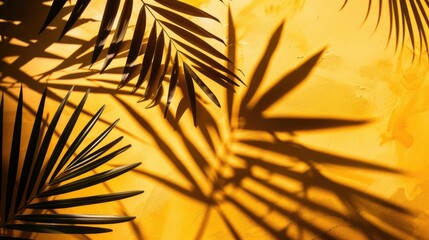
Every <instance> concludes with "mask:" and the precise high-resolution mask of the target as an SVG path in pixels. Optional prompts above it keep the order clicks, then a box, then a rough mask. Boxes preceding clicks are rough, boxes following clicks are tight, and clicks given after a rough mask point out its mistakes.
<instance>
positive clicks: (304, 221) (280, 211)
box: [135, 23, 420, 239]
mask: <svg viewBox="0 0 429 240" xmlns="http://www.w3.org/2000/svg"><path fill="white" fill-rule="evenodd" d="M230 28H233V24H231V23H230ZM282 28H283V25H280V26H279V28H277V30H276V31H275V33H274V34H273V35H272V37H271V39H270V40H269V43H268V45H267V49H266V51H264V53H265V55H264V56H263V57H262V58H261V61H260V62H259V64H258V65H257V66H258V67H257V68H256V69H255V73H254V74H253V75H252V77H251V81H250V83H249V88H248V89H247V92H246V93H245V94H244V97H242V98H240V97H237V96H235V97H232V96H230V97H228V98H227V99H226V102H227V108H228V109H230V110H229V111H228V118H229V119H228V121H223V120H222V119H219V118H217V117H216V116H214V115H213V113H211V112H209V111H201V112H200V113H199V114H200V116H201V118H200V119H203V121H202V122H203V124H201V125H199V127H198V128H197V129H193V130H188V129H186V130H185V129H183V128H181V126H175V131H176V133H178V135H179V139H180V140H181V141H182V143H183V145H184V147H183V148H180V147H178V148H174V149H173V148H169V147H167V152H169V153H170V155H175V154H174V152H175V151H177V152H179V151H180V152H187V153H188V154H189V156H191V157H190V158H183V157H174V158H173V159H168V160H167V161H169V162H171V163H173V165H175V166H176V168H177V166H180V169H179V174H180V175H181V176H180V177H181V178H182V179H184V180H186V186H190V187H184V186H185V185H182V184H179V183H178V182H176V181H175V180H174V179H175V178H174V177H172V176H163V175H162V174H157V173H153V172H150V171H146V170H145V171H143V170H135V171H136V172H137V173H139V174H140V175H142V176H143V177H145V178H148V179H151V180H152V181H154V182H157V183H158V184H160V185H163V186H165V187H166V188H167V189H171V190H172V191H174V192H176V193H179V194H181V195H183V196H186V197H188V198H190V199H193V200H195V201H198V202H199V203H200V204H201V205H202V206H205V207H207V208H206V209H205V210H204V212H205V213H204V214H202V216H201V224H200V226H199V228H198V229H196V230H195V238H202V237H203V236H204V232H205V231H206V229H207V228H209V226H208V225H209V224H210V216H212V215H213V214H217V215H218V216H219V217H220V218H221V219H222V221H223V224H224V227H225V229H227V230H228V231H229V234H230V235H229V236H230V238H233V239H242V238H245V231H246V230H245V228H246V227H243V225H242V222H243V219H242V218H245V219H246V221H247V220H249V221H251V222H252V223H253V224H255V225H256V226H258V227H259V228H260V229H262V230H263V231H264V232H265V233H266V234H268V235H267V236H269V237H272V238H277V239H311V238H314V239H319V238H320V239H342V237H340V235H338V233H337V232H336V228H351V229H353V232H354V233H355V234H357V235H358V236H362V237H364V238H368V239H402V238H403V237H404V236H412V237H417V238H418V237H420V236H418V235H417V234H416V233H413V231H412V229H409V228H408V227H409V225H408V224H404V223H406V222H408V221H410V220H411V219H412V218H413V217H415V216H416V213H414V212H412V211H411V210H409V209H408V208H406V207H404V206H400V205H397V204H396V203H394V202H391V201H390V200H388V199H385V198H383V197H381V196H378V194H374V193H372V192H370V191H367V190H365V189H363V188H360V187H356V186H352V185H349V184H347V183H345V182H342V181H341V180H338V178H336V175H338V172H335V171H329V169H330V168H331V167H333V168H334V169H335V168H338V169H344V170H347V171H349V172H357V173H360V174H362V173H365V174H371V173H372V174H374V173H376V174H390V175H395V176H402V175H406V173H404V172H402V171H400V170H398V169H394V168H390V167H387V166H383V165H379V164H375V163H372V161H369V160H363V159H358V158H352V157H348V156H342V155H339V154H336V153H334V152H330V151H326V150H318V149H314V148H311V147H308V146H306V145H305V144H302V143H299V142H298V141H297V140H295V138H294V133H295V132H300V133H301V132H303V131H308V132H311V131H316V130H324V129H332V128H340V127H357V126H360V125H364V124H367V123H368V122H370V121H369V120H368V119H342V118H338V117H334V118H321V117H307V118H302V117H294V116H291V117H290V116H281V117H265V116H264V111H265V110H267V109H268V108H270V107H271V106H272V105H274V104H275V103H277V102H278V101H280V99H282V98H284V97H285V96H288V94H290V93H291V92H292V89H294V88H296V87H297V86H299V85H301V84H303V83H304V80H306V79H308V78H309V75H310V73H311V72H312V71H313V70H314V69H315V68H316V67H317V62H318V60H319V59H320V57H321V56H322V54H323V50H321V51H319V52H317V53H316V54H314V55H312V56H310V57H309V59H308V60H306V61H305V62H303V63H302V64H300V65H299V66H298V67H297V68H295V69H294V70H292V71H291V72H289V73H288V74H286V75H285V76H283V77H281V78H280V79H279V80H278V81H277V83H276V84H275V85H274V87H272V88H270V89H268V90H267V91H266V92H264V94H262V95H261V96H262V97H260V98H259V99H256V97H255V96H256V95H255V93H256V92H257V90H259V86H260V84H261V83H262V82H263V81H264V80H265V78H264V76H265V74H266V71H267V68H268V65H269V63H270V60H271V59H272V58H273V54H274V52H275V50H276V49H277V46H278V44H279V39H280V35H281V31H282ZM229 32H230V33H233V32H234V30H233V29H230V31H229ZM230 39H231V36H230ZM229 56H233V53H230V55H229ZM307 84H308V83H307ZM253 98H255V100H253ZM234 104H235V105H234ZM233 105H234V106H238V107H237V108H234V107H233ZM234 109H235V110H234ZM168 115H169V117H167V119H170V118H172V114H171V112H169V113H168ZM243 122H244V124H243ZM207 123H210V124H207ZM220 129H227V131H226V133H225V131H220ZM284 132H286V133H289V135H290V136H291V137H290V138H289V139H287V140H285V139H282V138H278V133H284ZM252 133H254V134H252ZM240 134H241V135H240ZM266 135H268V136H270V138H269V139H268V140H266V139H264V138H261V136H266ZM197 136H200V137H197ZM239 136H245V137H239ZM196 138H198V139H200V140H196ZM205 144H207V146H208V148H207V147H203V146H206V145H205ZM164 147H165V146H160V150H161V151H164V150H165V148H164ZM203 149H204V150H203ZM213 159H215V161H214V162H213ZM180 161H182V162H183V164H180V163H179V162H180ZM185 163H186V164H185ZM191 163H192V165H193V166H192V167H188V166H189V164H191ZM225 169H226V170H227V171H226V172H225ZM184 173H186V174H184ZM200 176H204V177H200ZM197 178H198V184H196V180H195V179H197ZM180 182H181V181H180ZM200 182H201V184H200ZM292 183H294V184H295V186H294V187H291V184H292ZM203 185H210V186H211V187H210V188H209V190H207V189H206V188H203V187H202V186H203ZM232 189H233V190H232ZM319 191H320V192H324V193H325V194H327V195H328V196H329V198H330V199H331V198H332V200H331V201H334V202H335V203H336V204H332V203H331V204H325V203H323V201H321V199H320V198H319V196H318V195H317V194H316V193H317V192H319ZM273 196H275V197H273ZM284 202H288V203H291V204H289V205H288V204H284ZM226 206H228V209H231V206H232V207H233V208H234V212H239V213H240V214H239V215H237V214H232V213H230V210H226ZM254 206H259V207H254ZM292 206H295V207H292ZM261 209H265V210H261ZM270 214H277V215H280V216H281V217H282V219H284V220H283V221H281V222H282V227H279V223H278V222H277V223H276V224H274V223H273V220H270V216H271V215H270ZM309 215H311V216H312V217H309ZM238 216H241V217H238ZM313 218H316V219H317V218H320V219H325V218H326V219H329V220H326V221H328V222H329V223H330V224H328V226H326V225H325V226H321V225H320V224H318V223H316V221H313V220H312V219H313ZM217 227H219V226H217ZM392 229H395V230H392ZM339 231H341V230H339ZM343 237H344V236H343Z"/></svg>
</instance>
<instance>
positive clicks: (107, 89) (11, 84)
mask: <svg viewBox="0 0 429 240" xmlns="http://www.w3.org/2000/svg"><path fill="white" fill-rule="evenodd" d="M189 2H191V3H193V4H195V5H196V6H198V7H200V8H201V9H203V10H206V11H208V12H210V13H212V14H213V15H216V16H219V18H220V20H221V22H222V24H218V23H216V22H212V21H206V20H204V21H203V20H196V22H197V23H199V24H202V25H203V26H204V27H205V28H207V29H211V30H213V31H214V32H215V33H217V34H219V35H222V36H224V39H226V40H230V39H228V36H227V29H228V26H229V24H232V23H229V22H228V14H227V13H228V6H229V7H230V9H231V13H232V17H233V21H234V27H235V30H236V43H235V44H234V45H233V46H230V47H229V50H230V51H231V50H235V65H236V67H237V68H238V69H240V70H242V71H243V72H244V74H245V77H244V79H243V80H244V82H246V83H249V81H250V79H251V77H252V76H253V73H254V71H255V69H256V68H257V66H258V62H259V61H260V59H261V58H262V56H263V55H264V53H265V49H266V46H267V44H268V42H269V40H270V37H271V36H272V34H273V33H274V31H275V30H276V29H277V27H278V26H279V25H280V24H281V23H282V22H284V27H283V31H282V35H281V38H280V40H279V44H278V47H277V49H276V51H275V52H274V54H273V56H272V57H271V61H270V64H269V66H268V68H267V71H266V74H265V76H264V78H263V81H262V83H261V85H260V87H259V89H258V91H257V92H256V95H255V97H254V98H253V99H252V100H251V101H250V103H249V104H250V105H252V104H253V105H254V104H256V103H257V101H258V99H260V98H261V97H262V96H263V94H264V93H265V92H266V91H267V90H268V89H270V88H271V87H272V86H274V85H275V84H276V83H277V82H278V81H279V79H280V78H281V77H283V76H284V75H285V74H287V73H289V72H291V71H292V70H293V69H295V68H297V67H299V66H300V65H301V64H303V63H304V62H305V61H307V60H308V59H309V58H310V57H312V56H313V55H314V54H316V53H317V52H319V51H321V50H323V49H324V52H323V55H322V57H321V58H320V59H319V61H318V63H317V65H316V67H315V68H314V69H313V71H311V73H310V75H309V76H308V77H307V78H306V79H305V81H303V82H302V83H301V84H300V85H299V86H298V87H297V88H295V89H294V90H292V91H291V92H290V93H288V94H287V95H285V96H283V97H282V98H281V99H280V100H279V101H277V102H276V103H275V104H273V105H272V106H271V107H269V108H268V109H266V111H264V112H263V116H265V117H284V116H292V117H307V118H312V117H313V118H316V117H318V118H336V119H355V120H368V123H366V124H364V125H358V126H351V127H343V128H332V129H324V130H315V131H297V132H294V133H293V134H291V133H288V132H281V133H279V132H277V133H269V132H267V131H247V130H243V129H241V127H243V126H242V125H243V124H244V125H245V124H246V121H247V122H248V121H249V120H251V119H250V118H251V116H250V118H249V119H246V118H242V119H236V118H233V121H232V122H233V123H232V124H231V126H230V124H229V120H228V115H227V104H226V94H225V91H224V89H223V88H220V87H218V86H217V85H216V84H212V83H211V82H210V83H208V85H209V86H210V87H211V88H212V89H213V90H214V92H215V93H216V94H217V95H218V96H219V97H220V100H222V101H221V103H222V106H223V107H222V108H221V109H218V108H217V107H216V106H214V105H213V104H211V102H210V101H209V99H208V98H206V96H205V95H204V94H203V93H202V92H201V91H199V90H198V91H199V92H197V93H198V94H199V95H200V96H201V98H200V99H202V100H203V101H200V103H202V104H201V105H202V106H204V107H205V108H206V109H207V110H208V112H209V113H210V114H211V116H214V119H215V120H216V122H217V124H218V126H219V131H220V133H221V135H222V136H223V137H222V139H219V137H212V141H213V145H214V146H215V149H214V150H212V149H211V146H210V143H209V142H207V141H206V139H205V137H204V135H203V134H202V133H201V132H200V129H201V128H202V126H203V125H204V124H206V123H207V122H208V120H207V119H206V118H205V117H204V116H205V115H204V114H203V113H199V117H200V118H199V120H198V121H199V125H200V126H199V127H197V128H195V127H194V126H193V125H192V116H191V113H190V111H187V112H186V113H185V114H184V116H183V117H182V118H181V120H180V122H179V125H178V126H176V125H175V123H177V120H176V119H172V118H170V119H169V120H166V119H164V118H163V106H164V105H165V98H166V96H164V97H163V100H162V101H161V105H162V107H159V106H157V107H153V108H150V109H145V107H146V103H137V101H138V100H139V99H140V96H141V95H142V94H143V90H140V91H138V92H137V94H129V92H130V90H131V88H127V87H125V88H124V89H121V90H119V91H116V90H115V89H116V86H117V83H118V82H119V80H120V74H118V73H119V72H115V71H110V72H109V69H115V67H120V66H122V65H123V64H124V63H125V56H124V55H123V56H122V57H121V58H120V59H117V60H114V61H113V63H112V65H111V66H110V67H109V68H108V70H107V71H106V73H104V74H102V75H99V74H98V73H97V72H96V70H99V69H100V68H101V66H102V64H103V61H102V60H99V61H98V62H97V63H96V64H94V66H92V68H91V70H89V68H88V67H89V66H88V64H89V61H90V57H88V56H90V55H88V56H86V57H83V56H84V55H85V54H89V53H90V51H91V50H86V51H84V52H79V53H77V52H78V51H79V48H80V47H81V46H82V45H85V44H86V45H87V44H89V43H88V41H90V40H91V39H93V38H94V37H95V36H96V35H95V34H96V32H97V31H98V24H99V22H98V21H99V20H100V19H101V17H102V9H103V4H104V1H92V2H91V4H90V5H89V7H88V10H87V11H86V12H85V14H84V18H86V19H87V20H89V21H88V22H86V23H85V24H83V25H81V26H79V27H77V28H75V29H73V30H72V31H70V32H69V33H68V34H67V36H66V37H65V38H64V39H63V40H62V41H61V42H55V41H56V40H57V38H58V36H59V34H60V32H61V31H60V29H52V30H51V31H48V32H44V33H42V34H40V35H37V32H38V30H39V27H40V26H41V24H42V22H43V19H44V16H45V14H46V13H47V7H46V6H45V8H43V9H42V8H41V7H40V6H41V5H40V6H39V5H38V3H34V6H31V5H30V6H23V9H24V10H23V13H22V14H21V15H20V16H21V17H20V18H19V19H20V21H21V22H16V23H15V22H14V23H10V25H8V26H9V27H8V28H7V29H5V30H3V31H5V32H6V36H13V35H8V34H11V33H13V32H14V31H16V32H18V33H19V34H17V35H18V36H21V35H22V36H25V40H26V41H23V40H22V39H19V37H16V39H13V38H12V39H10V41H9V42H8V43H7V44H9V45H10V46H12V45H13V46H19V47H20V48H16V49H17V50H16V54H11V53H10V52H11V51H12V50H10V49H0V54H1V51H6V50H7V51H8V54H7V57H3V56H2V59H1V60H2V65H1V68H0V72H1V74H2V77H1V78H2V83H1V85H2V89H3V90H4V91H6V92H7V94H5V100H6V102H8V104H7V105H5V111H6V112H5V115H6V116H7V117H8V118H7V120H6V121H5V124H7V125H8V126H11V124H12V123H13V116H14V109H15V105H16V104H15V101H16V98H17V96H18V93H19V86H20V84H21V83H22V85H23V87H24V102H25V103H26V104H27V105H28V108H29V109H32V111H35V110H36V109H37V102H38V100H39V99H40V96H41V94H40V92H41V90H42V89H43V87H44V86H45V85H47V86H48V87H49V89H50V90H51V94H50V95H49V97H50V98H49V101H48V103H47V104H48V105H47V107H48V109H50V112H49V115H45V117H46V118H47V119H50V118H52V115H53V114H54V110H55V107H56V106H57V104H58V100H57V99H55V98H54V97H53V96H54V94H55V95H56V96H60V97H62V96H64V95H65V94H66V91H67V90H68V89H69V88H70V87H71V86H72V85H75V90H74V93H73V94H72V97H71V100H70V101H71V102H72V103H74V104H77V103H78V101H79V100H80V98H81V97H82V96H83V93H84V91H86V89H87V88H88V87H89V88H91V94H90V98H89V100H88V103H87V104H86V106H85V109H87V110H88V111H89V112H90V113H95V112H96V111H97V110H98V108H99V107H101V106H102V105H103V104H105V105H106V106H107V107H106V110H105V112H104V113H103V117H102V119H103V120H105V121H107V122H108V123H111V122H113V121H114V120H116V119H117V118H121V120H120V122H119V124H118V128H117V129H116V131H115V132H114V133H113V136H110V139H114V138H115V137H118V136H121V135H123V136H124V137H125V140H124V142H125V143H123V144H124V145H125V144H126V143H130V144H132V148H131V149H130V150H128V151H127V152H126V153H124V154H122V155H121V156H120V157H118V158H117V159H116V161H114V162H112V164H123V163H130V162H137V161H141V162H142V165H140V166H139V167H138V169H137V170H136V171H133V172H130V173H129V174H126V175H124V176H121V177H119V178H117V179H115V180H112V181H109V182H108V184H107V185H103V186H101V187H98V188H93V189H89V190H87V192H82V195H85V193H92V192H93V191H95V190H98V191H100V192H109V191H120V190H135V189H142V190H144V191H145V193H144V194H142V195H139V196H136V197H133V198H130V199H125V200H122V201H120V202H117V203H109V204H101V205H95V206H88V207H82V208H80V209H71V210H67V212H72V213H82V212H87V213H94V214H118V215H123V214H126V215H133V216H136V219H135V220H134V221H133V222H132V223H122V224H117V225H112V226H108V227H111V228H112V229H113V232H112V233H107V234H100V235H88V236H81V235H76V236H58V235H47V234H39V235H37V237H36V239H166V240H167V239H168V240H169V239H234V238H241V239H276V238H284V239H324V238H327V237H328V236H331V237H335V238H338V239H367V238H368V236H366V235H365V233H369V232H370V231H372V230H371V226H379V227H380V228H381V229H383V231H386V232H389V233H390V234H392V235H391V236H397V237H398V238H399V239H425V238H428V237H427V236H428V235H427V233H428V229H429V228H428V227H429V225H428V223H429V221H428V215H427V214H428V213H429V212H428V210H427V207H426V206H427V202H428V200H429V177H428V175H427V171H428V170H429V162H428V160H427V156H429V150H428V147H427V143H428V140H429V137H428V136H429V127H427V124H426V123H427V122H428V121H429V111H428V108H429V80H428V79H427V78H428V73H427V70H428V69H427V66H428V62H427V56H426V55H425V56H422V57H421V59H420V60H414V61H412V60H411V59H412V50H411V46H410V40H409V39H405V42H404V49H403V51H402V52H395V49H394V42H395V39H391V41H390V43H389V44H388V43H387V42H388V41H387V39H388V28H389V22H388V18H384V19H383V20H382V21H381V22H380V25H379V26H378V28H377V30H374V29H375V23H376V21H377V14H376V13H375V12H376V11H378V10H377V9H373V14H370V15H369V17H368V19H367V20H366V21H365V22H364V19H365V14H366V10H367V1H358V0H356V1H351V0H350V1H349V2H350V3H349V4H348V5H347V6H346V7H345V8H344V9H342V10H341V11H340V9H341V7H342V5H343V0H334V1H333V0H331V1H320V0H306V1H304V0H301V1H299V0H269V1H257V0H253V1H251V0H247V1H238V0H237V1H230V2H228V1H225V2H226V4H222V3H221V2H220V1H218V0H211V1H189ZM39 4H41V3H39ZM139 4H140V3H139V1H136V2H135V8H136V9H137V7H139V6H140V5H139ZM35 6H37V7H38V8H34V7H35ZM33 9H37V10H36V11H32V10H33ZM136 12H137V11H134V13H133V14H135V15H136ZM94 20H96V21H94ZM17 24H18V25H17ZM55 24H56V25H58V24H60V26H63V24H64V22H62V23H61V20H60V19H57V20H56V22H55ZM131 36H132V33H131V32H130V31H129V32H128V33H127V37H128V39H129V38H131ZM1 41H3V43H5V40H1ZM2 47H5V44H3V45H2ZM218 47H219V49H222V48H221V47H222V46H218ZM223 50H224V51H225V52H226V49H223ZM49 54H53V55H49ZM53 56H55V57H53ZM64 59H65V60H64ZM63 61H65V62H67V61H69V62H70V64H67V67H63V66H61V65H60V64H61V63H62V62H63ZM91 71H94V72H93V74H89V73H91ZM79 73H88V74H81V75H79ZM72 74H75V75H72ZM65 76H66V77H65ZM67 76H68V77H67ZM70 76H71V77H70ZM73 76H76V77H73ZM69 78H70V79H69ZM106 80H110V81H106ZM247 90H248V88H246V87H244V86H242V87H240V88H239V89H238V91H237V93H236V94H235V105H234V108H233V109H234V111H233V113H234V116H237V109H238V104H239V103H240V101H241V100H242V99H243V96H244V95H245V93H246V91H247ZM164 94H165V92H164ZM181 96H182V92H181V91H180V92H179V93H178V94H177V96H175V98H174V100H173V103H172V105H171V109H173V111H172V113H173V115H174V116H175V115H176V109H177V106H178V104H179V101H180V99H181ZM9 103H10V104H9ZM12 103H14V104H12ZM202 106H200V108H202ZM72 111H73V110H72V108H71V107H70V106H68V107H67V108H66V110H65V113H64V117H66V116H70V115H71V114H72ZM27 113H28V114H29V116H31V114H32V113H31V112H30V111H28V110H27ZM84 118H85V119H86V120H88V119H89V116H84ZM85 119H83V120H82V122H81V125H79V126H78V127H83V125H84V123H85ZM31 121H32V117H28V118H27V117H26V118H24V123H25V124H29V125H30V126H31ZM171 123H173V124H171ZM62 124H63V125H62V126H64V125H65V121H63V122H62ZM107 126H108V125H107V123H100V124H99V126H97V127H96V130H98V131H102V130H103V129H105V128H106V127H107ZM263 127H267V126H263ZM60 129H61V128H60ZM7 130H8V131H7V132H6V135H7V136H10V135H11V134H12V133H11V131H12V129H11V128H9V129H7ZM29 131H30V130H26V135H24V136H27V137H28V135H29ZM208 132H209V133H210V134H211V136H214V135H215V130H214V129H213V128H212V127H210V128H209V130H208ZM95 136H96V133H94V135H93V136H90V137H95ZM255 139H256V140H261V141H262V140H263V141H267V142H271V143H272V146H275V144H274V143H275V142H276V141H285V142H287V141H289V143H293V144H300V146H305V147H306V148H311V149H313V150H317V151H319V152H324V153H328V154H332V155H339V156H342V157H349V158H353V159H357V160H358V161H359V162H363V163H371V164H376V165H379V166H384V167H388V168H391V169H396V170H399V171H401V173H387V172H383V171H379V170H368V169H365V168H359V167H354V166H342V164H341V163H339V162H338V161H341V160H338V159H334V160H333V161H334V162H333V163H330V164H329V163H326V164H325V163H320V164H315V166H314V167H315V168H316V169H317V171H316V170H314V169H312V168H311V167H309V165H308V164H307V163H306V162H303V161H302V160H300V159H297V158H296V157H294V156H293V155H292V154H291V153H290V152H288V151H289V150H288V149H286V148H285V151H284V153H282V154H280V153H275V152H273V151H270V150H269V149H265V148H264V147H254V146H250V145H247V144H245V143H244V142H245V141H246V140H255ZM6 146H10V145H6ZM189 146H194V147H195V148H196V149H197V150H198V151H199V152H200V155H201V156H198V157H196V155H195V154H193V153H192V151H190V150H189V149H190V148H189ZM278 146H279V147H280V145H278ZM293 146H297V145H293ZM5 151H6V150H5ZM5 154H6V153H5ZM240 156H248V157H252V158H255V159H259V160H260V161H262V162H266V163H273V164H275V165H276V166H279V169H280V170H279V171H275V170H276V169H270V168H268V167H266V166H265V165H259V166H258V165H252V166H250V165H248V164H246V161H245V160H243V158H242V157H240ZM335 161H337V162H335ZM198 164H201V165H203V166H199V165H198ZM109 167H111V165H108V166H106V167H103V168H102V169H107V168H109ZM280 167H281V168H280ZM102 169H97V171H101V170H102ZM202 169H204V170H202ZM283 170H284V171H283ZM287 171H291V172H293V173H295V174H296V175H297V176H298V177H297V178H294V177H293V176H295V175H293V174H292V175H290V176H289V175H287V174H286V173H285V172H287ZM318 174H323V176H324V177H320V178H319V177H318V176H319V175H318ZM325 178H328V179H330V181H331V183H330V182H323V181H322V180H320V179H325ZM234 179H239V180H238V181H234ZM300 179H301V180H300ZM306 179H313V180H312V181H313V182H312V181H310V180H308V181H307V180H306ZM316 183H317V184H319V183H323V184H325V183H326V185H324V186H325V187H314V186H312V185H314V184H316ZM339 185H344V186H347V187H350V188H353V189H355V190H356V191H358V192H360V193H368V194H371V196H372V195H373V196H377V197H379V198H380V199H383V200H384V201H386V202H388V203H392V204H397V205H398V206H402V207H405V208H407V209H409V210H410V211H411V214H409V215H407V214H406V216H403V215H400V214H399V213H397V212H396V211H395V210H391V209H389V208H388V207H383V206H379V205H377V204H374V203H373V202H371V200H370V199H369V198H368V197H358V196H357V195H353V194H352V193H351V192H350V191H346V190H341V188H340V187H338V186H339ZM307 187H308V188H307ZM361 196H362V195H361ZM344 199H348V201H345V200H344ZM316 205H317V206H318V207H314V206H316ZM351 209H352V210H351ZM333 213H335V214H337V215H336V216H334V215H335V214H333ZM338 216H343V217H338ZM361 217H363V218H365V219H366V224H368V225H361V226H353V225H352V224H351V223H350V222H348V221H347V219H349V220H350V219H351V221H355V220H356V219H358V218H361ZM314 229H318V230H314ZM379 239H382V238H379ZM385 239H388V238H385Z"/></svg>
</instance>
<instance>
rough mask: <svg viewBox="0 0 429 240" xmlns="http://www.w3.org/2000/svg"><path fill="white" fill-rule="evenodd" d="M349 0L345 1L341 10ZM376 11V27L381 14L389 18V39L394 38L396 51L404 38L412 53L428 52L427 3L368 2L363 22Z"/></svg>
mask: <svg viewBox="0 0 429 240" xmlns="http://www.w3.org/2000/svg"><path fill="white" fill-rule="evenodd" d="M348 2H349V0H345V2H344V5H343V8H344V7H345V6H346V5H347V3H348ZM373 8H374V9H377V10H378V11H377V14H378V19H377V25H376V27H378V25H379V23H380V21H381V19H382V16H383V14H384V15H388V18H389V22H390V24H389V38H388V41H389V42H390V40H391V38H393V37H394V38H395V40H396V41H395V49H396V51H397V50H398V49H399V48H401V50H402V48H403V47H404V44H405V41H406V38H409V40H410V42H411V47H412V50H413V52H414V55H415V54H416V53H418V54H420V55H421V54H422V53H423V52H427V54H429V52H428V50H429V48H428V38H427V31H428V30H429V29H428V28H429V17H428V14H429V12H428V11H429V2H428V1H423V0H385V1H382V0H379V1H372V0H368V10H367V13H366V17H365V20H367V18H368V16H369V15H370V13H371V9H373Z"/></svg>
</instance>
